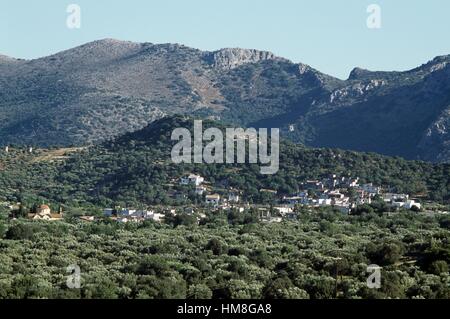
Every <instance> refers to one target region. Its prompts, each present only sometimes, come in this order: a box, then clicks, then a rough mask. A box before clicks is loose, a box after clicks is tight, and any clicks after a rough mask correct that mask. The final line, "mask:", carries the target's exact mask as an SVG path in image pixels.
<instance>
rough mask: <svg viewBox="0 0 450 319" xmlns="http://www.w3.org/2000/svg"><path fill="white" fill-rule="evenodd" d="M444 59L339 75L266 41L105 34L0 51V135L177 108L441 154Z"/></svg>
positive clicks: (448, 102)
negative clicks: (266, 47) (201, 44)
mask: <svg viewBox="0 0 450 319" xmlns="http://www.w3.org/2000/svg"><path fill="white" fill-rule="evenodd" d="M449 61H450V57H449V56H442V57H437V58H435V59H433V60H432V61H430V62H428V63H426V64H424V65H422V66H420V67H418V68H415V69H413V70H410V71H406V72H371V71H367V70H363V69H359V68H355V69H354V70H353V71H352V72H351V74H350V77H349V78H348V79H347V80H345V81H344V80H339V79H336V78H333V77H331V76H328V75H326V74H323V73H321V72H319V71H317V70H315V69H313V68H311V67H310V66H308V65H305V64H302V63H293V62H291V61H289V60H286V59H284V58H281V57H277V56H275V55H274V54H272V53H270V52H264V51H257V50H248V49H221V50H218V51H214V52H205V51H200V50H197V49H192V48H189V47H185V46H182V45H178V44H151V43H142V44H141V43H132V42H125V41H118V40H112V39H105V40H100V41H95V42H91V43H87V44H85V45H82V46H80V47H76V48H73V49H70V50H67V51H63V52H60V53H57V54H55V55H52V56H48V57H44V58H40V59H35V60H28V61H26V60H16V59H13V58H9V57H5V56H0V144H1V145H5V144H25V145H29V144H31V145H39V146H51V145H60V146H70V145H85V144H90V143H98V142H101V141H104V140H107V139H109V138H111V137H115V136H119V135H122V134H124V133H126V132H132V131H135V130H139V129H141V128H143V127H145V126H146V125H147V124H148V123H150V122H152V121H153V120H155V119H158V118H161V117H163V116H166V115H171V114H176V113H183V114H189V115H197V116H203V117H213V118H216V119H221V120H222V121H223V122H225V123H234V124H238V125H244V126H257V127H280V128H281V129H282V132H283V134H284V136H285V137H287V138H289V139H291V140H293V141H294V142H301V143H304V144H305V145H308V146H314V147H333V148H334V147H337V148H342V149H350V150H357V151H365V152H378V153H381V154H387V155H393V156H402V157H404V158H407V159H423V160H427V161H434V162H445V161H448V160H449V159H450V146H449V143H450V142H449V141H450V138H449V131H448V127H449V124H450V123H449V121H450V109H449V108H450V93H449V92H450V66H449V65H450V64H449ZM290 128H293V130H290Z"/></svg>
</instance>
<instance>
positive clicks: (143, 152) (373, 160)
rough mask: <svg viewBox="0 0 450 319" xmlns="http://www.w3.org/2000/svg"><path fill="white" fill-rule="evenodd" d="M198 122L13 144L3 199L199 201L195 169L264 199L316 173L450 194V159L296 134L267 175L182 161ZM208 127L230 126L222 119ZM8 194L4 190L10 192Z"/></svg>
mask: <svg viewBox="0 0 450 319" xmlns="http://www.w3.org/2000/svg"><path fill="white" fill-rule="evenodd" d="M179 127H183V128H187V129H189V130H190V131H191V132H192V130H193V119H192V118H190V117H183V116H169V117H166V118H163V119H159V120H156V121H154V122H153V123H151V124H149V125H148V126H146V127H144V128H143V129H141V130H138V131H135V132H132V133H126V134H124V135H122V136H120V137H117V138H115V139H112V140H110V141H106V142H103V143H101V144H98V145H94V146H91V147H88V148H84V149H82V150H80V149H62V150H61V149H56V150H55V149H50V150H46V149H37V150H35V151H34V152H33V153H32V154H30V153H27V152H25V151H23V150H20V149H19V150H18V149H15V148H11V149H10V152H9V153H5V152H1V153H0V194H2V195H1V197H2V199H3V200H8V201H11V202H17V201H21V202H26V203H30V205H31V204H32V203H35V202H42V201H47V202H51V203H63V204H64V205H68V206H73V207H79V206H82V207H84V206H85V207H113V206H115V205H117V204H120V205H122V206H127V205H128V206H136V207H139V206H140V205H145V204H147V205H148V204H152V205H154V204H165V205H176V204H180V203H196V201H199V200H200V201H201V198H199V197H198V196H196V195H195V194H194V193H193V189H190V188H188V189H186V188H185V187H181V186H179V185H178V184H179V183H178V181H179V178H180V177H181V176H183V175H185V174H188V173H191V172H195V173H197V174H200V175H202V176H204V177H205V178H206V181H207V182H208V185H209V186H208V187H210V188H211V187H213V189H210V190H211V191H217V192H220V191H221V190H224V189H229V188H230V187H232V188H234V189H239V190H241V191H242V194H243V198H244V199H245V200H246V201H249V202H254V203H264V202H265V201H266V200H270V198H269V199H268V198H267V195H266V194H265V193H263V192H260V189H275V190H277V191H278V196H283V195H291V194H293V193H295V192H296V191H298V189H299V188H300V187H301V183H302V182H304V181H306V180H308V179H317V178H323V177H328V176H330V175H332V174H336V175H338V176H342V177H343V176H350V177H360V179H361V183H364V182H372V183H374V184H376V185H380V186H383V187H385V188H386V189H389V188H391V189H392V190H393V191H398V192H406V193H408V194H412V195H420V196H422V197H423V196H425V197H424V199H425V198H428V199H430V200H433V201H439V202H443V203H449V201H450V165H449V164H432V163H427V162H421V161H406V160H404V159H401V158H392V157H387V156H382V155H378V154H373V153H372V154H369V153H358V152H353V151H343V150H339V149H323V148H321V149H314V148H306V147H304V146H302V145H299V144H294V143H292V142H289V141H282V143H281V145H280V161H279V162H280V169H279V171H278V172H277V174H275V175H262V174H261V173H260V166H259V165H257V164H252V165H250V164H210V165H204V164H175V163H173V162H172V160H171V156H170V154H171V150H172V147H173V145H174V144H175V143H176V142H175V141H171V138H170V137H171V133H172V131H173V130H174V129H175V128H179ZM207 127H218V128H221V129H224V128H225V127H224V126H223V125H222V124H221V123H219V122H215V121H210V120H207V121H205V122H204V129H206V128H207ZM3 197H4V198H3Z"/></svg>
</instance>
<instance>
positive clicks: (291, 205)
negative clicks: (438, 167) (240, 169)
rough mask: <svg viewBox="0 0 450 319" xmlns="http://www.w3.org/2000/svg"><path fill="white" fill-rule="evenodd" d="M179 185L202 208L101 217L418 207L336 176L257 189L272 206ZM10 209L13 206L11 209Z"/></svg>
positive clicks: (276, 218)
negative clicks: (288, 188)
mask: <svg viewBox="0 0 450 319" xmlns="http://www.w3.org/2000/svg"><path fill="white" fill-rule="evenodd" d="M179 184H180V185H184V186H186V185H190V186H191V187H193V188H194V189H195V194H197V195H198V196H201V197H202V201H203V204H202V205H189V206H185V207H156V208H147V209H133V208H106V209H104V211H103V215H104V217H106V218H110V219H112V220H115V221H118V222H123V223H127V222H142V221H147V220H151V221H155V222H162V221H163V220H164V218H165V216H167V215H169V214H171V215H177V214H178V213H185V214H194V213H197V215H198V216H199V218H202V217H206V216H205V215H204V214H202V212H203V211H204V209H206V211H212V212H214V211H229V210H235V211H239V212H245V211H249V210H251V209H253V211H255V210H256V211H258V213H259V217H260V220H261V221H263V222H280V221H282V220H294V219H296V218H297V214H298V213H299V211H300V210H301V209H299V208H307V209H313V208H320V207H332V208H334V209H336V210H338V211H341V212H342V213H345V214H349V213H351V211H352V210H353V209H355V208H356V207H357V206H359V205H363V204H371V203H372V201H373V200H374V199H375V198H377V200H378V201H379V200H383V201H384V202H385V203H386V204H387V205H389V206H390V207H392V208H394V209H400V208H403V209H410V210H411V209H417V210H420V209H421V208H422V207H421V204H420V203H419V202H418V201H417V200H415V199H412V198H410V196H409V195H407V194H396V193H391V192H384V191H383V188H382V187H380V186H377V185H374V184H372V183H360V180H359V179H358V178H351V177H338V176H337V175H331V176H328V177H325V178H323V179H317V180H307V181H305V182H304V183H302V184H301V185H300V189H299V190H298V191H297V192H296V193H295V194H291V195H290V196H279V195H278V192H277V191H276V190H271V189H260V192H261V193H267V194H270V195H272V196H274V198H275V200H276V202H277V203H278V204H276V205H275V206H273V205H259V204H249V203H242V197H243V196H242V195H245V194H243V193H242V192H241V191H239V190H236V189H233V188H228V189H225V190H224V189H222V190H221V191H219V192H220V194H218V193H216V192H214V191H213V190H214V188H213V187H211V185H207V184H208V183H207V182H206V181H205V178H204V177H202V176H200V175H196V174H192V173H191V174H188V175H186V176H183V177H181V178H180V179H179ZM11 209H12V206H11ZM28 218H29V219H33V220H50V221H54V220H61V219H62V218H63V213H62V211H61V209H60V212H59V213H52V212H51V209H50V207H49V206H48V205H40V206H38V207H37V208H36V209H35V212H34V213H30V214H28ZM79 219H80V220H83V221H87V222H91V221H94V220H95V219H96V218H95V217H94V216H81V217H79Z"/></svg>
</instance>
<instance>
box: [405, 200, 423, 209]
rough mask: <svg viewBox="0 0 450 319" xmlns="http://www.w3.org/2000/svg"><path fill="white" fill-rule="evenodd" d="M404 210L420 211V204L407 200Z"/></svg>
mask: <svg viewBox="0 0 450 319" xmlns="http://www.w3.org/2000/svg"><path fill="white" fill-rule="evenodd" d="M404 207H405V208H406V209H412V208H413V207H417V208H418V209H421V208H422V207H421V205H420V203H418V202H416V201H414V200H407V201H406V203H405V206H404Z"/></svg>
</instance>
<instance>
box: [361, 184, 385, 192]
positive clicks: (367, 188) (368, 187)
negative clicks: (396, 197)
mask: <svg viewBox="0 0 450 319" xmlns="http://www.w3.org/2000/svg"><path fill="white" fill-rule="evenodd" d="M361 189H362V190H363V191H365V192H366V193H369V194H370V195H376V194H380V193H381V188H380V187H378V186H375V185H373V184H372V183H370V184H364V185H362V186H361Z"/></svg>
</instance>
